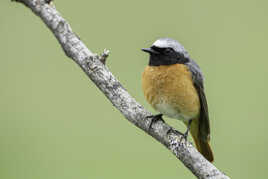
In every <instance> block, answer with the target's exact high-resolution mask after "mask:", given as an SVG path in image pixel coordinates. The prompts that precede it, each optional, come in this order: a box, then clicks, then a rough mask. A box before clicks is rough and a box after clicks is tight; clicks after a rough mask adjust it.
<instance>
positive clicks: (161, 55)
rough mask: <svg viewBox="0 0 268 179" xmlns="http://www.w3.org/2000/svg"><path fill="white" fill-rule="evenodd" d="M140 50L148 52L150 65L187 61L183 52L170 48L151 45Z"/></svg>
mask: <svg viewBox="0 0 268 179" xmlns="http://www.w3.org/2000/svg"><path fill="white" fill-rule="evenodd" d="M142 50H143V51H145V52H147V53H149V54H150V61H149V65H150V66H160V65H172V64H177V63H180V64H184V63H186V62H188V61H189V59H187V58H185V57H184V55H183V54H181V53H178V52H176V51H174V50H173V49H172V48H159V47H156V46H152V47H150V48H147V49H142Z"/></svg>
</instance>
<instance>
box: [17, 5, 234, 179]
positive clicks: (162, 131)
mask: <svg viewBox="0 0 268 179" xmlns="http://www.w3.org/2000/svg"><path fill="white" fill-rule="evenodd" d="M16 1H17V2H21V3H23V4H24V5H26V6H27V7H29V8H30V9H31V10H32V11H33V12H34V13H35V14H36V15H37V16H39V17H40V18H41V19H42V21H43V22H44V23H45V24H46V25H47V27H48V28H49V29H50V30H51V31H52V33H53V34H54V35H55V37H56V38H57V40H58V42H59V43H60V45H61V47H62V49H63V50H64V52H65V54H66V55H67V56H68V57H70V58H71V59H72V60H73V61H75V62H76V63H77V64H78V65H79V66H80V67H81V69H82V70H83V71H84V72H85V73H86V74H87V76H88V77H89V78H90V79H91V80H92V81H93V82H94V83H95V84H96V86H97V87H98V88H99V89H100V90H101V91H102V92H103V93H104V94H105V96H106V97H107V98H108V99H109V100H110V101H111V103H112V104H113V105H114V107H116V108H117V109H118V110H119V111H120V112H121V113H122V114H123V115H124V116H125V118H126V119H127V120H129V121H130V122H131V123H133V124H134V125H136V126H137V127H139V128H140V129H142V130H143V131H145V132H146V133H147V134H149V135H151V136H152V137H153V138H155V139H156V140H157V141H159V142H160V143H162V144H163V145H164V146H166V147H167V148H168V149H169V150H171V151H172V153H173V154H174V155H175V156H176V157H177V158H178V159H179V160H181V162H182V163H183V164H184V165H185V166H186V167H187V168H188V169H189V170H190V171H191V172H192V173H193V174H194V175H195V176H196V177H197V178H202V179H229V177H227V176H226V175H225V174H223V173H222V172H221V171H219V170H218V169H217V168H216V167H215V166H214V165H213V164H211V163H210V162H208V161H207V160H206V159H205V158H204V157H203V156H202V155H201V154H200V153H199V152H198V151H197V150H196V149H195V148H194V147H193V146H192V144H191V143H190V142H188V141H185V140H184V139H183V138H182V137H183V136H182V135H180V134H178V132H176V131H175V130H174V129H173V128H172V127H170V126H169V125H167V124H166V123H164V122H162V121H157V122H155V123H153V124H152V128H151V129H150V130H149V125H150V122H151V119H147V118H146V116H149V115H152V114H151V113H149V112H148V111H147V110H145V109H144V107H143V106H141V105H140V104H139V103H138V102H137V101H136V100H135V99H134V98H133V97H131V96H130V95H129V94H128V92H127V91H126V89H125V88H124V87H123V86H122V85H121V84H120V82H119V81H118V80H117V79H116V78H115V77H114V76H113V74H112V73H111V72H110V71H109V70H108V68H107V67H106V66H105V59H106V58H107V57H108V51H104V53H103V54H102V55H101V56H98V55H96V54H93V53H92V52H91V51H90V50H89V49H88V48H87V47H86V46H85V44H84V43H83V42H82V41H81V40H80V39H79V37H78V36H77V35H76V34H75V33H74V32H73V31H72V29H71V27H70V25H69V23H68V22H67V21H66V20H65V19H64V18H63V17H62V16H61V15H60V13H59V12H58V11H57V10H56V8H55V7H54V5H52V4H48V3H47V1H46V0H16Z"/></svg>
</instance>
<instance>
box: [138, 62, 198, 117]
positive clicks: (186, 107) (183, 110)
mask: <svg viewBox="0 0 268 179" xmlns="http://www.w3.org/2000/svg"><path fill="white" fill-rule="evenodd" d="M142 88H143V92H144V95H145V98H146V100H147V101H148V102H149V103H150V104H151V105H152V106H153V108H155V109H156V110H157V111H159V112H160V113H163V114H164V115H167V116H169V117H171V118H177V119H183V120H189V119H192V118H194V117H197V116H198V115H199V110H200V102H199V96H198V93H197V91H196V89H195V87H194V85H193V82H192V76H191V73H190V71H189V70H188V68H187V66H185V65H183V64H174V65H162V66H147V67H146V68H145V70H144V72H143V74H142Z"/></svg>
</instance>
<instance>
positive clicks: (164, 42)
mask: <svg viewBox="0 0 268 179" xmlns="http://www.w3.org/2000/svg"><path fill="white" fill-rule="evenodd" d="M153 46H156V47H160V48H172V49H173V50H175V51H176V52H179V53H182V54H184V56H185V57H187V58H189V54H188V52H187V51H186V50H185V48H184V47H183V46H182V45H181V44H180V43H179V42H178V41H176V40H173V39H170V38H160V39H158V40H157V41H155V42H154V43H153Z"/></svg>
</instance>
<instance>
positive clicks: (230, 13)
mask: <svg viewBox="0 0 268 179" xmlns="http://www.w3.org/2000/svg"><path fill="white" fill-rule="evenodd" d="M55 4H56V6H57V9H58V10H59V11H60V12H61V14H62V15H63V16H64V18H66V19H67V20H68V21H69V22H70V24H71V26H72V28H73V30H74V31H75V32H76V33H77V34H79V36H80V37H81V39H82V40H83V42H84V43H85V44H86V45H87V46H88V47H89V48H90V49H91V50H92V51H93V52H96V53H101V52H102V51H103V49H104V48H107V49H110V50H111V54H110V57H109V59H108V62H107V65H108V67H109V69H110V70H111V71H112V72H113V74H114V75H115V76H116V77H117V78H118V79H119V80H120V81H121V83H122V84H123V86H124V87H125V88H127V89H128V91H129V93H130V94H131V95H132V96H134V97H135V98H136V99H137V101H139V102H140V103H141V104H142V105H144V106H145V107H146V108H147V109H148V110H150V111H152V112H154V113H155V111H153V110H152V108H151V107H150V106H149V105H148V104H147V103H146V101H145V99H144V97H143V93H142V90H141V73H142V71H143V69H144V67H145V66H146V65H147V63H148V55H146V54H144V53H142V52H141V50H140V49H141V48H143V47H149V46H150V45H151V44H152V43H153V42H154V41H155V40H156V39H157V38H159V37H171V38H174V39H177V40H178V41H180V42H181V43H182V44H183V45H184V46H185V48H186V49H187V50H188V51H189V53H190V55H191V57H192V58H194V59H196V61H197V63H198V64H199V65H200V66H201V68H202V70H203V72H204V75H205V77H206V81H205V87H206V94H207V98H208V103H209V111H210V118H211V126H212V127H211V128H212V141H211V145H212V148H213V151H214V154H215V163H214V164H215V165H216V166H217V167H218V168H219V169H221V170H222V171H224V172H225V173H226V174H228V175H229V176H230V177H231V178H248V179H249V178H266V176H267V171H266V170H267V163H266V162H267V160H268V157H267V147H268V140H267V139H268V138H267V130H268V127H267V126H268V120H267V111H268V109H267V108H268V102H267V92H268V84H267V81H268V80H267V72H268V69H267V65H268V62H267V60H268V55H267V53H268V50H267V43H268V38H267V32H268V21H267V19H268V11H267V6H268V1H265V0H256V1H249V0H247V1H245V0H237V1H232V0H226V1H214V0H207V1H196V0H177V1H171V0H166V1H155V0H147V1H142V0H136V1H125V0H117V1H102V0H92V1H82V0H80V1H63V0H62V1H60V0H57V1H55ZM0 51H1V53H0V82H1V84H0V178H1V179H48V178H49V179H74V178H77V179H91V178H129V179H131V178H135V179H137V178H154V179H162V178H185V179H186V178H195V177H194V176H193V175H192V174H191V173H190V171H189V170H187V169H186V168H185V167H184V166H183V164H182V163H181V162H179V161H178V160H177V159H176V158H175V157H174V156H173V155H172V154H171V153H170V152H169V151H168V150H167V149H166V148H164V147H163V146H162V145H160V144H159V143H158V142H156V141H155V140H152V138H151V137H150V136H148V135H146V134H145V133H144V132H142V131H141V130H139V129H138V128H136V127H135V126H134V125H132V124H130V123H129V122H128V121H127V120H126V119H124V117H123V116H122V115H121V114H120V113H119V112H118V111H117V110H116V109H115V108H114V107H113V106H112V105H111V104H110V102H109V101H108V100H107V99H106V98H105V97H104V95H103V94H102V93H101V92H100V91H99V90H98V89H97V88H96V87H95V86H94V84H93V83H92V82H91V81H89V79H88V78H87V76H86V75H85V74H84V73H83V72H82V70H81V69H80V68H79V67H78V66H77V65H76V64H75V63H74V62H73V61H72V60H70V59H68V58H67V57H66V56H65V55H64V53H63V51H62V49H61V47H60V45H59V44H58V43H57V41H56V39H55V38H54V36H53V35H52V33H51V32H50V31H49V30H48V29H47V28H46V27H45V25H44V24H43V22H41V21H40V19H39V18H37V17H36V16H35V15H34V14H33V13H32V12H31V11H30V10H29V9H27V8H25V7H24V6H22V5H21V4H18V3H11V2H10V1H9V0H1V2H0ZM165 119H166V122H168V123H169V124H170V125H172V126H174V127H175V128H177V129H178V130H181V131H184V130H185V126H184V124H183V123H181V122H179V121H176V120H172V119H167V118H165ZM190 140H192V139H190Z"/></svg>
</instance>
